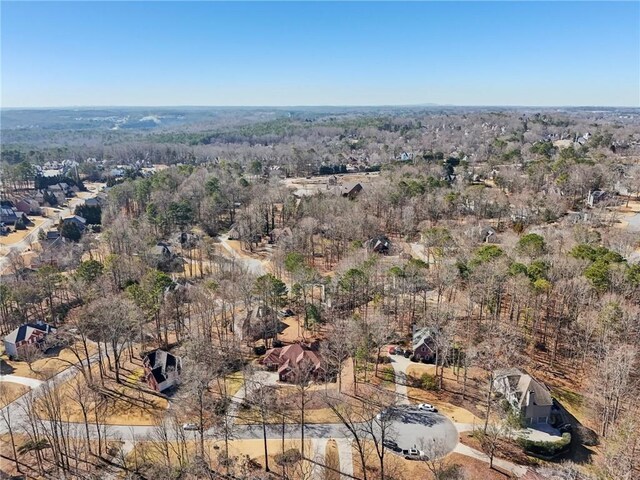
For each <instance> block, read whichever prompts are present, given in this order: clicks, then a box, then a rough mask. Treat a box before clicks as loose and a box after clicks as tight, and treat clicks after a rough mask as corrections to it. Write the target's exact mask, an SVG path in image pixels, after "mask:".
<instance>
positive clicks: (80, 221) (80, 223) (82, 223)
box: [62, 215, 87, 232]
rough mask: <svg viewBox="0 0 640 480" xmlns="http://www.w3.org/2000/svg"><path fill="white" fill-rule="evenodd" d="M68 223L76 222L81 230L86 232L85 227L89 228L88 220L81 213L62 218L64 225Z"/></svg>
mask: <svg viewBox="0 0 640 480" xmlns="http://www.w3.org/2000/svg"><path fill="white" fill-rule="evenodd" d="M68 223H72V224H74V225H75V226H76V227H78V230H80V231H81V232H84V230H85V228H87V220H86V219H85V218H83V217H81V216H79V215H70V216H68V217H64V218H63V219H62V225H65V224H68Z"/></svg>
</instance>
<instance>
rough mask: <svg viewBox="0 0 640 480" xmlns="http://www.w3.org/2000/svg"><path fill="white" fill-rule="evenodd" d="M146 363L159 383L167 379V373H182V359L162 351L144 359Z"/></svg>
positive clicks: (148, 355) (152, 353) (155, 351)
mask: <svg viewBox="0 0 640 480" xmlns="http://www.w3.org/2000/svg"><path fill="white" fill-rule="evenodd" d="M144 363H145V364H146V365H147V366H148V367H149V368H150V369H151V374H152V375H153V378H155V379H156V381H157V382H158V383H162V382H164V381H165V380H166V379H167V371H171V370H177V371H178V373H180V370H181V369H182V361H181V359H180V357H177V356H175V355H173V354H171V353H169V352H165V351H164V350H160V349H158V350H154V351H152V352H149V353H148V354H147V355H146V356H145V357H144Z"/></svg>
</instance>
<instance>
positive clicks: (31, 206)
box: [16, 197, 42, 215]
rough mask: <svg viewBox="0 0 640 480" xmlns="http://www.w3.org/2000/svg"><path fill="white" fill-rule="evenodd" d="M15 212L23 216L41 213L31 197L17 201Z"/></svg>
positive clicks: (35, 201)
mask: <svg viewBox="0 0 640 480" xmlns="http://www.w3.org/2000/svg"><path fill="white" fill-rule="evenodd" d="M16 210H18V211H19V212H22V213H24V214H25V215H40V214H41V213H42V211H41V210H40V204H39V203H38V201H37V200H36V199H34V198H31V197H21V198H19V199H17V200H16Z"/></svg>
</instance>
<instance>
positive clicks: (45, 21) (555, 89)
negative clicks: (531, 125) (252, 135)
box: [1, 1, 640, 107]
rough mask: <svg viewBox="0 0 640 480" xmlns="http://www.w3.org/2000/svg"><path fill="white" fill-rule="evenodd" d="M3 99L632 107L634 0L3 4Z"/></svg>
mask: <svg viewBox="0 0 640 480" xmlns="http://www.w3.org/2000/svg"><path fill="white" fill-rule="evenodd" d="M1 15H2V21H1V27H2V30H1V40H2V61H1V67H2V73H1V80H2V96H1V99H2V106H4V107H38V106H97V105H100V106H109V105H119V106H125V105H132V106H133V105H135V106H160V105H162V106H169V105H288V106H290V105H408V104H424V103H438V104H455V105H532V106H546V105H608V106H640V2H638V1H634V2H566V3H565V2H549V3H546V2H526V1H525V2H520V1H513V2H496V3H485V2H471V3H462V2H442V3H436V2H420V3H418V2H411V3H398V2H394V3H381V2H376V3H368V2H355V3H338V2H326V3H293V2H285V3H267V2H260V3H245V2H232V3H220V2H196V3H186V2H180V3H178V2H175V3H174V2H153V3H152V2H139V3H134V2H111V3H102V2H64V3H57V2H43V3H38V2H7V1H2V4H1Z"/></svg>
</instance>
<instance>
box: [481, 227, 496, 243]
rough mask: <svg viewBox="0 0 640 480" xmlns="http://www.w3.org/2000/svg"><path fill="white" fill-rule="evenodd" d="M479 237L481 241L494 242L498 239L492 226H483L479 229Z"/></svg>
mask: <svg viewBox="0 0 640 480" xmlns="http://www.w3.org/2000/svg"><path fill="white" fill-rule="evenodd" d="M480 239H481V240H482V242H483V243H496V242H497V241H498V235H497V232H496V231H495V229H493V228H492V227H484V228H483V229H482V230H480Z"/></svg>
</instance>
